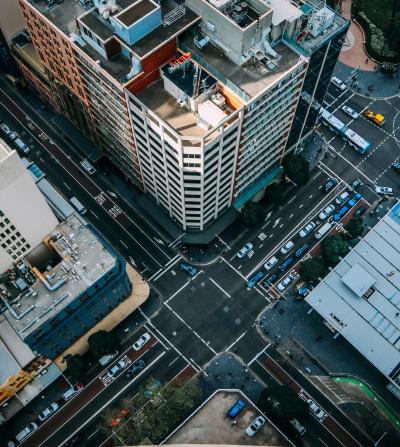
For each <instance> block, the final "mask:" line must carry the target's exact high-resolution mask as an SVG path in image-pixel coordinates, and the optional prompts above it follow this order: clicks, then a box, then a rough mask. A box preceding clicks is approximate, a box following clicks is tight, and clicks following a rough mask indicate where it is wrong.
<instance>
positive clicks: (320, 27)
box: [307, 8, 335, 37]
mask: <svg viewBox="0 0 400 447" xmlns="http://www.w3.org/2000/svg"><path fill="white" fill-rule="evenodd" d="M334 20H335V13H334V12H333V11H332V10H330V9H329V8H322V9H320V10H319V11H316V12H315V13H314V14H312V16H311V17H310V18H309V20H308V23H307V26H308V28H309V30H310V34H311V35H312V36H313V37H317V36H319V35H320V34H322V33H323V32H324V31H325V30H326V29H328V28H329V27H330V26H332V24H333V22H334Z"/></svg>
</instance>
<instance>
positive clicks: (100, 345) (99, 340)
mask: <svg viewBox="0 0 400 447" xmlns="http://www.w3.org/2000/svg"><path fill="white" fill-rule="evenodd" d="M88 343H89V349H90V352H91V353H92V354H93V355H94V356H95V357H97V358H99V357H102V356H103V355H106V354H110V353H112V352H115V351H118V350H119V349H120V347H121V343H120V341H119V338H118V337H117V335H116V334H115V333H114V332H107V331H98V332H95V333H94V334H92V335H91V336H90V337H89V338H88Z"/></svg>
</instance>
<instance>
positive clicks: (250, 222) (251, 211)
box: [241, 202, 265, 228]
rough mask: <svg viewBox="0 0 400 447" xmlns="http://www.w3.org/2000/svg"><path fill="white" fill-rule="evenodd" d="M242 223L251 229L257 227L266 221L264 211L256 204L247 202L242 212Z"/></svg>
mask: <svg viewBox="0 0 400 447" xmlns="http://www.w3.org/2000/svg"><path fill="white" fill-rule="evenodd" d="M241 214H242V216H241V219H242V222H243V223H244V224H245V225H246V226H248V227H251V228H255V227H257V225H259V224H260V223H261V222H262V221H263V219H264V215H265V212H264V209H263V208H262V206H261V205H259V204H258V203H255V202H247V203H246V205H244V207H243V208H242V210H241Z"/></svg>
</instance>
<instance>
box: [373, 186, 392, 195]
mask: <svg viewBox="0 0 400 447" xmlns="http://www.w3.org/2000/svg"><path fill="white" fill-rule="evenodd" d="M375 192H376V193H377V194H384V195H385V196H391V195H392V194H393V188H389V187H388V186H375Z"/></svg>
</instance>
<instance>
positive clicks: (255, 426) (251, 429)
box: [246, 416, 266, 436]
mask: <svg viewBox="0 0 400 447" xmlns="http://www.w3.org/2000/svg"><path fill="white" fill-rule="evenodd" d="M265 422H266V420H265V418H264V417H263V416H258V418H257V419H254V421H253V422H252V423H251V424H250V425H249V426H248V427H247V428H246V434H247V435H249V436H254V435H255V434H256V433H257V432H258V430H260V428H261V427H262V426H263V425H264V424H265Z"/></svg>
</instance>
